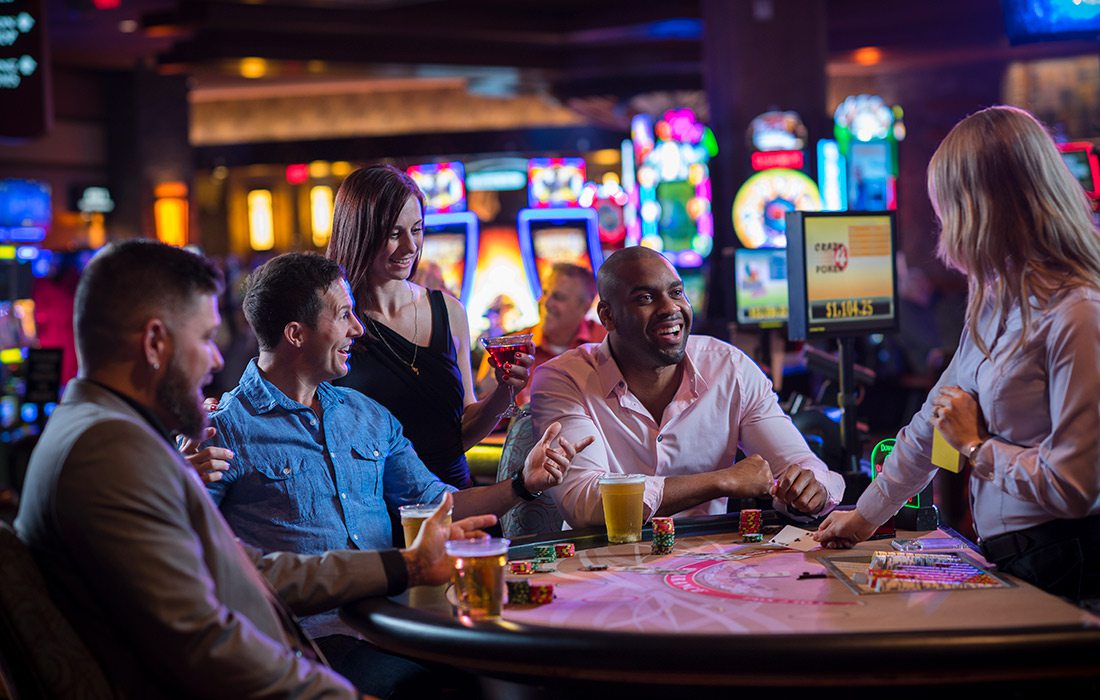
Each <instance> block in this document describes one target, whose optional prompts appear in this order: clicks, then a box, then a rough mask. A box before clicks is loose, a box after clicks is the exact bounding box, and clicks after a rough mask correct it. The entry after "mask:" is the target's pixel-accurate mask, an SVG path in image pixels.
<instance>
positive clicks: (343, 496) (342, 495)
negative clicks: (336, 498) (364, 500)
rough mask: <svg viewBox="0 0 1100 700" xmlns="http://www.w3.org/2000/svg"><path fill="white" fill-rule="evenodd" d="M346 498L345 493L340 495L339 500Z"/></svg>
mask: <svg viewBox="0 0 1100 700" xmlns="http://www.w3.org/2000/svg"><path fill="white" fill-rule="evenodd" d="M347 497H348V495H347V494H346V493H342V494H340V498H343V499H347Z"/></svg>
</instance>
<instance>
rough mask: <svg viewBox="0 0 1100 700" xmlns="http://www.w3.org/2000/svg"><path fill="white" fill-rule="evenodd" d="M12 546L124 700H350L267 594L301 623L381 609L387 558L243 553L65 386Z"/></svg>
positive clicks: (33, 465)
mask: <svg viewBox="0 0 1100 700" xmlns="http://www.w3.org/2000/svg"><path fill="white" fill-rule="evenodd" d="M16 530H17V531H18V533H19V536H20V537H21V538H22V539H23V541H24V542H26V543H27V544H28V545H29V546H30V548H31V550H32V551H33V553H34V555H35V559H36V560H37V562H38V565H39V567H40V568H41V569H42V573H43V575H44V576H45V578H46V580H47V582H48V583H49V587H50V591H51V595H53V597H54V598H55V600H56V602H57V604H58V606H59V607H60V608H61V610H62V612H64V613H65V615H66V616H67V617H68V618H69V619H70V620H71V622H72V623H73V626H74V627H75V628H76V630H77V632H78V633H79V634H80V635H81V637H83V639H84V641H85V642H86V643H87V644H88V646H89V648H91V650H92V651H93V653H95V654H96V656H97V657H98V659H99V661H100V663H101V664H102V665H103V667H104V670H105V671H106V674H107V676H108V678H109V680H110V681H111V683H112V685H113V686H114V689H115V691H116V692H117V693H118V694H119V696H121V697H127V698H169V697H173V698H174V697H202V698H223V697H224V698H231V699H232V700H241V699H242V698H289V697H293V698H345V697H348V698H350V697H356V693H355V691H354V690H353V688H352V686H351V685H350V684H349V683H348V682H347V681H346V680H345V679H343V678H342V677H340V676H339V675H337V674H336V673H335V672H333V671H332V670H331V669H329V668H327V667H326V666H324V665H323V661H317V660H315V659H314V658H313V654H312V653H311V651H310V649H311V646H310V643H309V642H308V641H307V640H306V639H305V638H304V637H303V636H302V634H301V631H300V629H299V628H298V627H297V625H296V624H295V623H294V622H293V620H292V619H291V616H290V615H289V614H288V613H287V611H286V608H285V607H284V605H283V603H282V602H280V601H279V600H278V599H277V597H276V595H275V592H277V594H278V596H281V598H282V600H283V601H285V603H286V605H288V606H289V607H290V608H291V609H292V610H293V611H294V612H295V613H297V614H308V613H314V612H320V611H322V610H328V609H331V608H333V607H336V606H338V605H340V604H342V603H344V602H347V601H351V600H355V599H358V598H362V597H366V596H372V595H382V594H385V593H386V589H387V585H388V582H387V579H386V574H385V571H384V568H383V564H382V557H381V556H380V555H379V554H378V553H376V552H351V551H341V552H330V553H327V554H325V555H322V556H305V555H298V554H289V553H276V554H269V555H266V556H260V553H259V552H257V551H255V550H251V549H248V548H246V547H244V546H242V545H241V544H240V543H239V542H238V541H237V540H236V538H235V537H234V536H233V533H232V532H231V531H230V529H229V526H228V525H226V523H225V521H224V520H223V519H222V516H221V514H220V513H219V512H218V509H217V508H216V507H214V505H213V504H212V503H211V501H210V498H209V496H207V494H206V490H205V489H204V488H203V486H202V483H201V482H200V481H199V479H198V477H197V476H196V474H195V472H194V471H193V470H192V469H191V468H190V467H189V466H188V464H187V463H186V462H185V461H184V460H183V459H182V458H181V457H180V456H179V454H178V453H177V452H176V451H175V450H174V449H172V446H171V445H169V444H168V442H167V441H165V439H164V438H163V437H162V436H161V435H159V434H158V433H157V432H156V431H155V430H154V429H153V428H152V427H151V426H150V425H149V423H148V422H147V421H146V420H144V419H143V418H142V417H141V415H140V414H138V413H137V411H135V410H134V409H133V408H132V407H131V406H130V405H128V404H127V403H126V402H125V401H123V400H122V399H120V398H119V397H118V396H116V395H114V394H112V393H111V392H109V391H106V390H104V389H103V388H101V387H100V386H98V385H96V384H93V383H91V382H87V381H84V380H79V379H78V380H73V381H72V382H71V383H70V384H69V387H68V389H67V390H66V391H65V397H64V399H63V400H62V402H61V403H60V404H59V405H58V407H57V410H56V411H55V412H54V414H53V416H51V418H50V420H49V422H48V423H47V425H46V429H45V431H44V432H43V434H42V437H41V439H40V440H39V443H38V447H37V448H36V449H35V451H34V454H33V456H32V457H31V462H30V467H29V469H28V472H27V480H26V485H25V487H24V493H23V500H22V504H21V507H20V510H19V516H18V518H17V520H16ZM261 574H262V575H261Z"/></svg>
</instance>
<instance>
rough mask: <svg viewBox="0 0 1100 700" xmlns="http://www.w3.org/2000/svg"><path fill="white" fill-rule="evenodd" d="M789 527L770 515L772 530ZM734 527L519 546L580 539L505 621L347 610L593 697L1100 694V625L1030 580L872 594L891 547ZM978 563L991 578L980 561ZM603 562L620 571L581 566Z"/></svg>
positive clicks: (403, 643)
mask: <svg viewBox="0 0 1100 700" xmlns="http://www.w3.org/2000/svg"><path fill="white" fill-rule="evenodd" d="M777 519H778V516H777V515H776V514H774V513H768V514H766V518H765V525H766V526H770V527H766V532H770V531H774V530H775V529H777V528H778V525H779V523H778V522H777ZM737 525H738V519H737V516H736V514H733V515H731V516H711V517H706V518H697V519H685V520H677V522H676V547H675V550H674V552H673V553H672V554H670V555H665V556H653V555H650V554H649V550H650V545H649V543H648V542H647V541H646V540H649V539H650V538H651V533H650V532H649V531H648V528H647V530H646V532H645V533H644V535H643V542H642V543H638V544H620V545H608V543H607V540H606V537H604V534H603V532H602V530H591V529H590V530H576V531H572V532H566V533H554V534H553V536H545V537H541V538H537V537H536V538H523V539H520V540H516V541H514V543H513V545H512V548H511V550H510V551H509V558H510V559H511V560H517V559H529V558H531V557H533V547H534V545H536V544H546V543H553V542H574V543H576V547H577V554H576V556H575V557H570V558H565V559H559V560H558V561H557V562H556V563H555V564H553V565H551V566H549V567H547V566H545V565H544V566H543V568H544V569H548V570H547V571H546V572H544V573H536V574H534V575H532V576H529V577H525V578H527V579H529V580H530V581H531V582H532V583H553V584H554V586H555V599H554V601H553V602H552V603H550V604H547V605H542V606H534V605H506V606H505V609H504V614H503V616H502V618H501V619H499V620H492V621H470V620H459V619H457V618H456V617H455V616H454V613H453V608H452V605H451V603H450V602H449V601H450V600H451V598H449V597H448V591H447V590H446V587H421V588H416V589H413V590H411V591H410V592H407V593H406V594H403V595H402V596H398V597H394V598H390V599H386V598H379V599H371V600H364V601H360V602H358V603H356V604H354V605H351V606H347V607H345V608H344V609H343V610H342V611H341V614H342V616H343V618H344V620H345V621H346V622H348V623H349V624H351V625H352V626H353V627H355V628H356V629H358V630H359V631H361V632H362V633H363V634H364V635H365V636H366V637H367V638H368V639H370V640H371V641H372V642H374V643H375V644H377V645H379V646H380V647H382V648H384V649H386V650H389V651H392V652H395V653H400V654H406V655H409V656H412V657H415V658H418V659H421V660H424V661H428V662H440V663H446V664H449V665H453V666H457V667H460V668H464V669H468V670H470V671H473V672H475V673H477V674H480V675H482V676H485V677H490V678H499V679H507V680H508V681H509V682H520V683H530V684H537V685H540V686H543V687H555V686H562V687H569V686H570V685H571V684H572V686H573V688H574V689H575V688H576V687H578V684H579V686H583V687H584V688H587V689H588V690H589V691H590V692H589V695H600V694H601V692H602V691H600V690H599V689H600V688H603V687H606V688H613V687H614V688H621V687H623V686H622V684H631V687H633V688H636V689H638V691H639V692H637V693H635V695H636V696H638V697H642V696H652V695H653V694H656V695H661V694H662V692H663V691H666V690H669V689H677V688H679V689H684V688H696V687H699V686H722V687H730V686H741V687H745V688H753V687H769V688H771V689H776V688H777V687H785V688H790V689H796V690H797V689H812V690H813V692H814V693H815V697H818V696H820V693H821V691H822V689H823V688H827V687H840V686H845V687H847V686H853V685H864V686H876V685H877V686H891V687H892V686H897V685H912V684H915V685H920V684H929V683H935V684H939V685H943V684H961V685H968V684H974V683H989V682H998V683H1004V682H1006V681H1017V680H1029V681H1031V682H1041V683H1044V684H1049V683H1050V682H1052V681H1051V680H1050V679H1057V680H1058V681H1059V682H1061V683H1063V684H1065V683H1073V684H1080V683H1083V684H1084V685H1083V686H1079V685H1071V686H1068V687H1070V688H1073V689H1076V688H1078V687H1085V688H1088V689H1092V690H1095V689H1098V688H1100V618H1098V617H1095V616H1093V615H1090V614H1089V613H1087V612H1085V611H1084V610H1082V609H1080V608H1077V607H1075V606H1072V605H1070V604H1068V603H1066V602H1064V601H1062V600H1060V599H1058V598H1056V597H1054V596H1051V595H1048V594H1046V593H1044V592H1042V591H1040V590H1038V589H1036V588H1034V587H1032V586H1029V585H1027V584H1025V583H1023V582H1020V581H1018V580H1016V579H1013V578H1011V577H1008V576H1004V575H1001V576H999V578H1000V579H1001V582H1002V583H1003V584H1005V585H1004V586H1003V587H1000V588H996V589H979V590H935V591H919V592H891V593H857V592H856V591H857V590H858V588H857V587H855V586H853V585H852V583H851V582H850V581H846V577H845V576H844V575H843V572H850V571H853V570H859V569H860V562H864V564H863V565H862V568H863V570H865V569H866V564H865V562H866V561H867V560H869V558H870V555H871V553H872V552H873V551H876V550H890V541H889V540H879V541H872V542H865V543H862V544H861V545H859V546H858V547H857V548H856V549H853V550H821V549H818V550H816V551H811V552H807V553H803V552H798V551H794V550H791V549H778V548H776V547H774V546H773V547H769V546H765V545H757V544H745V543H743V542H742V541H741V537H740V535H739V534H738V532H737ZM922 536H938V537H945V536H953V537H956V538H958V539H959V540H962V538H961V536H959V535H957V533H954V532H952V531H950V530H946V529H944V530H943V531H939V532H933V533H904V532H899V533H898V537H922ZM766 540H767V536H766V537H765V541H766ZM964 542H965V541H964ZM963 554H964V556H966V557H967V558H968V559H970V560H971V561H973V562H974V563H975V564H977V565H979V566H987V563H986V562H985V561H984V560H982V559H981V555H980V554H979V553H978V552H977V550H968V551H965V552H963ZM826 559H829V560H831V561H829V562H826V561H825V560H826ZM593 565H597V566H599V565H607V566H608V567H609V568H608V570H605V571H589V570H584V568H583V567H590V566H593ZM506 577H507V578H509V579H514V578H519V577H516V576H512V575H510V574H508V575H506ZM1067 679H1068V680H1067ZM1044 687H1045V686H1044ZM562 696H563V697H576V696H578V695H577V693H575V692H572V691H570V692H564V693H563V694H562ZM540 697H541V696H540Z"/></svg>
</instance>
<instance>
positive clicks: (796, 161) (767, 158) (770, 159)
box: [752, 151, 806, 170]
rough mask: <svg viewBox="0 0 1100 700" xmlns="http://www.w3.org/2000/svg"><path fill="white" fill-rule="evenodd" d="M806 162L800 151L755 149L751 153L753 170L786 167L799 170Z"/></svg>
mask: <svg viewBox="0 0 1100 700" xmlns="http://www.w3.org/2000/svg"><path fill="white" fill-rule="evenodd" d="M805 162H806V157H805V156H804V155H803V154H802V151H756V152H755V153H753V154H752V169H753V170H768V169H770V168H788V169H790V170H801V169H802V166H803V165H804V164H805Z"/></svg>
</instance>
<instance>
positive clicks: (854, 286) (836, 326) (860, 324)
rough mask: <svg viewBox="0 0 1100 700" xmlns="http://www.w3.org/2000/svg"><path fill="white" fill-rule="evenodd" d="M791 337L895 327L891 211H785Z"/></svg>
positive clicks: (804, 338)
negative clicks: (788, 212) (786, 212)
mask: <svg viewBox="0 0 1100 700" xmlns="http://www.w3.org/2000/svg"><path fill="white" fill-rule="evenodd" d="M787 234H788V236H789V238H788V245H787V268H788V276H789V289H790V319H789V325H788V328H789V337H790V339H791V340H806V339H808V338H820V337H832V336H841V335H857V334H861V333H872V332H884V331H892V330H896V329H897V308H898V297H897V269H896V266H895V262H894V251H895V250H896V241H897V236H896V230H895V224H894V214H893V212H882V213H877V212H876V213H855V212H791V213H790V214H787Z"/></svg>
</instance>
